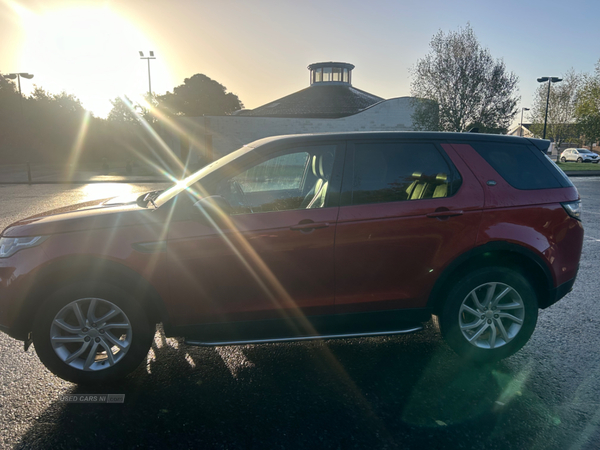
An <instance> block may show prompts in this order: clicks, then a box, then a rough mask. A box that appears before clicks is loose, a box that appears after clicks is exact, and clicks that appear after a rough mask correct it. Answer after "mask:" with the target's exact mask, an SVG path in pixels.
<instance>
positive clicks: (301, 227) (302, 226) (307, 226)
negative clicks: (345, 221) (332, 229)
mask: <svg viewBox="0 0 600 450" xmlns="http://www.w3.org/2000/svg"><path fill="white" fill-rule="evenodd" d="M328 226H329V224H328V223H327V222H319V223H315V222H309V223H299V224H298V225H292V226H291V227H290V230H294V231H311V230H316V229H317V228H327V227H328Z"/></svg>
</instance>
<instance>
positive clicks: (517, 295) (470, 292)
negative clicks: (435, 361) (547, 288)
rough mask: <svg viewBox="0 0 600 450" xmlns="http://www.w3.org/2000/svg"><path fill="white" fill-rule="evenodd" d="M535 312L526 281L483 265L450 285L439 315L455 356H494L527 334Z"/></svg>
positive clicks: (522, 340) (511, 348)
mask: <svg viewBox="0 0 600 450" xmlns="http://www.w3.org/2000/svg"><path fill="white" fill-rule="evenodd" d="M537 316H538V302H537V296H536V293H535V290H534V289H533V287H532V286H531V283H529V281H528V280H527V279H526V278H525V277H524V276H522V275H521V274H520V273H518V272H516V271H515V270H512V269H508V268H505V267H487V268H482V269H479V270H476V271H474V272H471V273H469V274H468V275H466V276H464V277H463V278H462V279H461V280H460V281H458V282H457V283H456V284H455V285H454V287H453V288H452V289H451V291H450V293H449V295H448V298H447V301H446V303H445V304H444V308H443V310H442V313H441V315H440V317H439V324H440V329H441V332H442V336H443V337H444V339H445V340H446V341H447V342H448V344H449V345H450V347H452V349H453V350H454V351H455V352H456V353H458V354H459V355H460V356H462V357H465V358H468V359H471V360H474V361H481V362H490V361H498V360H500V359H503V358H506V357H508V356H510V355H512V354H513V353H515V352H517V351H518V350H520V349H521V348H522V347H523V346H524V345H525V344H526V343H527V341H528V340H529V338H530V337H531V334H532V333H533V330H534V328H535V324H536V322H537Z"/></svg>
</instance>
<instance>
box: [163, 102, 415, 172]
mask: <svg viewBox="0 0 600 450" xmlns="http://www.w3.org/2000/svg"><path fill="white" fill-rule="evenodd" d="M411 100H412V97H400V98H392V99H389V100H384V101H382V102H379V103H376V104H375V105H373V106H371V107H369V108H367V109H365V110H363V111H361V112H359V113H358V114H354V115H352V116H348V117H343V118H341V119H300V118H279V117H251V116H210V117H194V118H187V119H186V120H185V125H184V126H185V128H186V129H188V130H190V128H191V130H190V131H189V132H190V134H191V136H192V139H191V142H192V144H191V145H190V147H191V148H190V150H191V151H190V154H191V161H190V162H192V163H193V162H194V160H195V159H196V157H197V156H198V155H205V154H206V151H207V150H206V149H204V148H202V147H203V145H202V143H203V142H205V135H210V136H212V153H213V158H214V159H217V158H219V157H220V156H223V155H226V154H227V153H230V152H232V151H233V150H236V149H238V148H240V147H241V146H242V145H244V144H248V143H250V142H252V141H255V140H257V139H262V138H264V137H269V136H278V135H283V134H305V133H331V132H347V131H409V130H412V118H411V116H412V114H413V111H414V108H413V107H412V106H411ZM182 125H183V123H182ZM172 142H173V146H172V147H171V148H174V149H179V145H177V144H176V142H175V141H172Z"/></svg>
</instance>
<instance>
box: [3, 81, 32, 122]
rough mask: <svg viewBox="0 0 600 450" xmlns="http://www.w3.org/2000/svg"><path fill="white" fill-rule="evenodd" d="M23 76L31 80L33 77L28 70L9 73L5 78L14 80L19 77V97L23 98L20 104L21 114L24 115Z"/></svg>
mask: <svg viewBox="0 0 600 450" xmlns="http://www.w3.org/2000/svg"><path fill="white" fill-rule="evenodd" d="M21 77H23V78H27V79H28V80H31V79H32V78H33V75H32V74H30V73H27V72H19V73H8V74H6V75H4V78H8V79H9V80H14V79H15V78H16V79H17V85H18V86H19V97H20V98H21V100H20V104H21V115H22V114H23V93H22V92H21Z"/></svg>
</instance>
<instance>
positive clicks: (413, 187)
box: [406, 172, 428, 200]
mask: <svg viewBox="0 0 600 450" xmlns="http://www.w3.org/2000/svg"><path fill="white" fill-rule="evenodd" d="M412 178H415V181H413V182H412V183H411V184H410V186H408V188H407V189H406V195H407V199H408V200H419V199H421V198H423V197H424V195H425V192H426V190H427V185H428V183H427V181H425V179H424V178H423V172H414V173H413V174H412Z"/></svg>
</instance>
